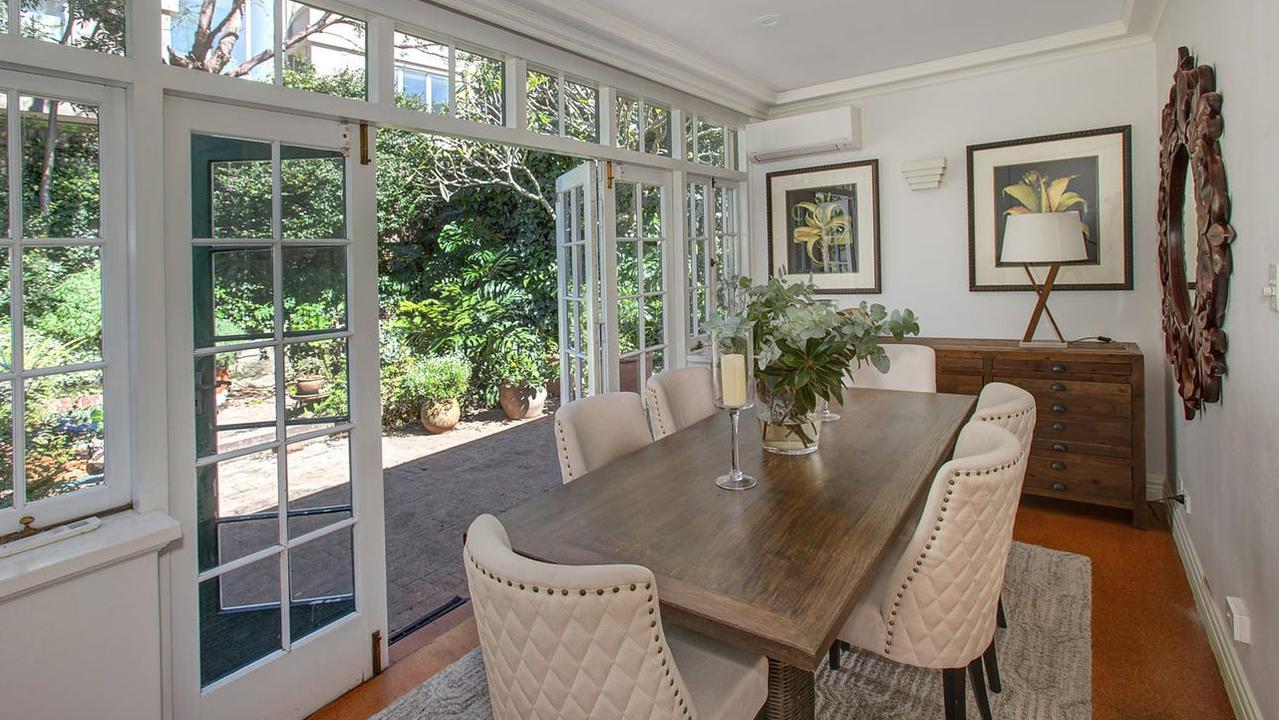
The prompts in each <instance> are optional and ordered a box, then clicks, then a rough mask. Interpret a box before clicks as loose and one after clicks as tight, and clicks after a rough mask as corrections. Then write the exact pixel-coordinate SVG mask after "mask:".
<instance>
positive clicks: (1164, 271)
mask: <svg viewBox="0 0 1279 720" xmlns="http://www.w3.org/2000/svg"><path fill="white" fill-rule="evenodd" d="M1161 127H1162V132H1161V134H1160V139H1159V170H1160V182H1159V281H1160V283H1162V285H1163V326H1164V341H1165V342H1164V344H1165V350H1166V355H1167V357H1168V360H1169V362H1171V363H1172V366H1173V376H1174V377H1175V378H1176V380H1177V392H1178V393H1179V394H1180V395H1181V399H1182V405H1183V409H1184V411H1185V415H1186V418H1187V419H1189V418H1193V417H1194V416H1195V413H1196V412H1198V411H1199V410H1200V409H1201V408H1202V407H1203V404H1204V403H1205V402H1216V401H1217V400H1219V399H1220V397H1221V377H1222V376H1223V375H1225V373H1226V334H1225V332H1224V331H1223V330H1222V324H1223V323H1224V321H1225V314H1226V297H1227V293H1228V291H1229V280H1230V271H1231V261H1230V242H1231V241H1232V240H1234V237H1235V232H1234V229H1233V228H1232V227H1231V226H1230V194H1229V192H1228V191H1227V189H1226V170H1225V166H1224V164H1223V163H1222V161H1221V145H1220V143H1219V140H1220V138H1221V132H1222V119H1221V94H1220V93H1218V92H1217V91H1216V75H1215V74H1214V72H1213V69H1212V68H1211V67H1208V66H1206V65H1199V66H1196V65H1195V62H1194V58H1193V57H1191V55H1190V51H1189V50H1187V49H1186V48H1181V49H1180V50H1179V51H1178V61H1177V71H1176V73H1174V75H1173V85H1172V90H1171V92H1170V93H1169V95H1168V104H1167V105H1165V106H1164V111H1163V116H1162V119H1161ZM1192 148H1193V151H1194V156H1193V158H1192V156H1191V149H1192Z"/></svg>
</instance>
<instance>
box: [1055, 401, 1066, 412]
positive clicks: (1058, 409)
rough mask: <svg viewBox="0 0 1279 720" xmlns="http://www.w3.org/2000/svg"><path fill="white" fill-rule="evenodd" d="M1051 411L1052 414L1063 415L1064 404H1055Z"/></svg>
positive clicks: (1064, 410)
mask: <svg viewBox="0 0 1279 720" xmlns="http://www.w3.org/2000/svg"><path fill="white" fill-rule="evenodd" d="M1052 411H1053V412H1056V413H1063V412H1066V404H1065V403H1055V404H1054V405H1053V406H1052Z"/></svg>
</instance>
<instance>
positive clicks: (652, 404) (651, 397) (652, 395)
mask: <svg viewBox="0 0 1279 720" xmlns="http://www.w3.org/2000/svg"><path fill="white" fill-rule="evenodd" d="M644 394H645V395H648V411H649V412H651V413H653V417H655V418H657V427H658V429H659V430H661V431H662V433H663V434H665V433H666V423H665V422H663V421H662V406H661V403H659V402H658V401H657V392H655V391H654V390H653V388H652V386H647V387H645V388H644Z"/></svg>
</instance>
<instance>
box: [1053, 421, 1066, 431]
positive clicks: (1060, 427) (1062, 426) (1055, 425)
mask: <svg viewBox="0 0 1279 720" xmlns="http://www.w3.org/2000/svg"><path fill="white" fill-rule="evenodd" d="M1065 429H1066V423H1064V422H1055V423H1053V430H1056V431H1057V432H1061V431H1062V430H1065Z"/></svg>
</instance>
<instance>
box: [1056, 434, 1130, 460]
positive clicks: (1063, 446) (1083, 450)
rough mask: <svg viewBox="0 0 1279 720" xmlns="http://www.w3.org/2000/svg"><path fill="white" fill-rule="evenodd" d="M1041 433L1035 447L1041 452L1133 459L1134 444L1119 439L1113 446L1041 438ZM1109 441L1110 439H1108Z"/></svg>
mask: <svg viewBox="0 0 1279 720" xmlns="http://www.w3.org/2000/svg"><path fill="white" fill-rule="evenodd" d="M1039 435H1040V433H1035V440H1034V443H1033V447H1034V448H1036V449H1037V450H1041V451H1049V452H1071V453H1079V454H1080V455H1103V456H1105V457H1111V458H1120V459H1124V460H1126V459H1129V458H1131V457H1132V443H1130V442H1126V441H1123V440H1122V439H1117V440H1115V441H1114V442H1113V444H1109V443H1094V442H1083V441H1081V440H1070V441H1066V440H1062V439H1061V438H1057V439H1052V438H1044V437H1039ZM1108 440H1109V438H1108Z"/></svg>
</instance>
